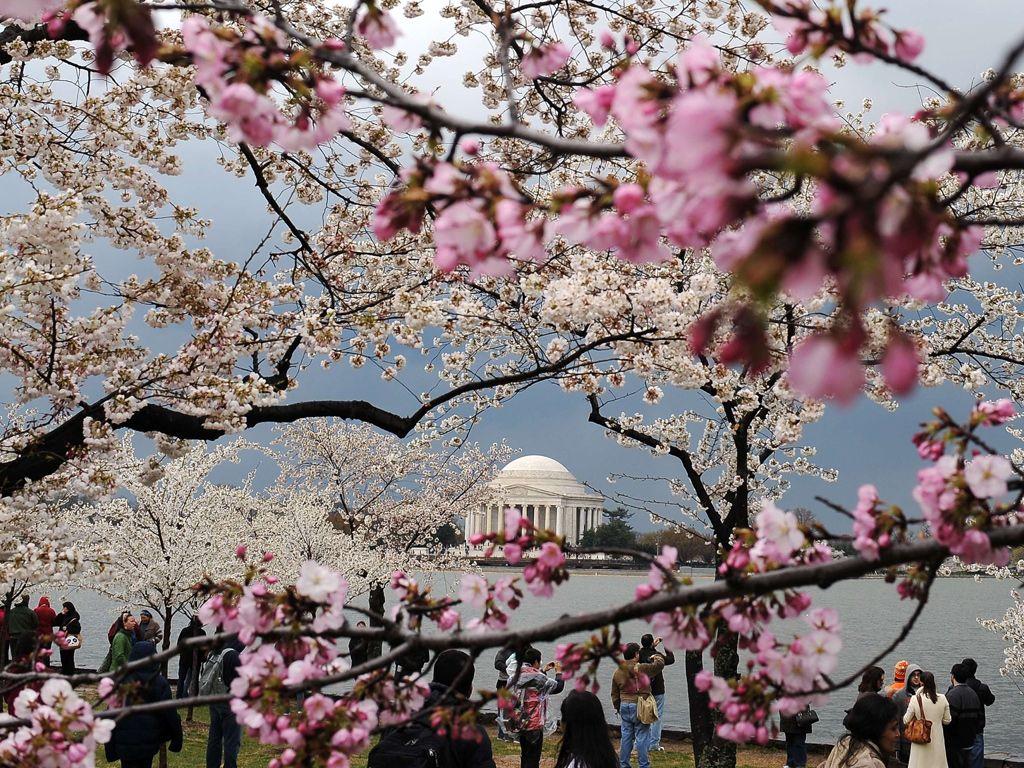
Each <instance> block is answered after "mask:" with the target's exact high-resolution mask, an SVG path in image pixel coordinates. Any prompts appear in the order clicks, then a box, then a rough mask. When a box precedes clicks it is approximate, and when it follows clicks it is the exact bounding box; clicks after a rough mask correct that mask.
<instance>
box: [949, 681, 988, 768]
mask: <svg viewBox="0 0 1024 768" xmlns="http://www.w3.org/2000/svg"><path fill="white" fill-rule="evenodd" d="M969 677H970V676H969V675H968V674H967V670H966V669H965V668H964V665H963V664H954V665H953V669H952V671H950V673H949V680H950V687H949V690H948V691H946V700H947V701H948V702H949V714H950V716H951V717H952V722H950V724H949V727H947V728H946V729H945V738H946V761H947V762H948V764H949V768H968V766H970V763H971V747H973V746H974V739H975V737H976V736H977V735H978V729H979V726H980V725H981V720H982V718H983V717H984V713H985V710H984V708H983V707H982V706H981V699H979V698H978V694H977V693H975V692H974V690H973V689H972V688H971V687H970V686H969V685H967V680H968V679H969Z"/></svg>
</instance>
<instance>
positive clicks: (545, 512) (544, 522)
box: [540, 504, 551, 531]
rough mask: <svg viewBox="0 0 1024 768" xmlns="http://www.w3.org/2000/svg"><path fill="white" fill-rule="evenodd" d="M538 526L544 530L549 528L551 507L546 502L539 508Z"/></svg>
mask: <svg viewBox="0 0 1024 768" xmlns="http://www.w3.org/2000/svg"><path fill="white" fill-rule="evenodd" d="M540 526H541V528H543V529H544V530H545V531H546V530H549V529H550V528H551V507H550V506H549V505H547V504H542V505H541V508H540Z"/></svg>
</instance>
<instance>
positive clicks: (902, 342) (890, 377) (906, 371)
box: [882, 333, 920, 395]
mask: <svg viewBox="0 0 1024 768" xmlns="http://www.w3.org/2000/svg"><path fill="white" fill-rule="evenodd" d="M919 365H920V356H919V355H918V352H917V347H916V346H914V343H913V341H911V339H910V338H909V337H908V336H907V335H906V334H903V333H894V334H892V336H891V337H890V339H889V345H888V346H887V347H886V349H885V354H884V355H883V356H882V376H883V377H884V378H885V384H886V386H887V387H889V389H890V390H892V391H893V392H894V393H895V394H897V395H905V394H906V393H907V392H910V391H911V390H912V389H913V388H914V386H915V385H916V384H917V370H918V366H919Z"/></svg>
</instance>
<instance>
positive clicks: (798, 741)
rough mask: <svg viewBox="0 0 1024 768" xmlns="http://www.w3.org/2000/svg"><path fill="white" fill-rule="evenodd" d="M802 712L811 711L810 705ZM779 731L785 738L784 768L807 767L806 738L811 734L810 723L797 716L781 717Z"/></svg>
mask: <svg viewBox="0 0 1024 768" xmlns="http://www.w3.org/2000/svg"><path fill="white" fill-rule="evenodd" d="M803 711H804V712H807V713H809V712H810V711H811V707H810V705H807V707H805V708H804V710H803ZM779 730H780V731H782V733H783V735H784V736H785V737H786V768H804V766H806V765H807V737H808V736H809V735H810V733H811V730H812V729H811V722H810V720H809V719H807V718H800V717H799V715H782V716H781V717H780V718H779Z"/></svg>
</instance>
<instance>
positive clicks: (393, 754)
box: [0, 594, 995, 768]
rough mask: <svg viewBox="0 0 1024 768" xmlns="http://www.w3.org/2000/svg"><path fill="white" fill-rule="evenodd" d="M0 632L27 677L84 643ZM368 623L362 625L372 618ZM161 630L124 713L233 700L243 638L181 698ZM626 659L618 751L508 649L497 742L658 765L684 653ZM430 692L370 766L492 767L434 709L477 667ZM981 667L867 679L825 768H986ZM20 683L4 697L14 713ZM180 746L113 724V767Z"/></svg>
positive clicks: (647, 652) (163, 726)
mask: <svg viewBox="0 0 1024 768" xmlns="http://www.w3.org/2000/svg"><path fill="white" fill-rule="evenodd" d="M0 614H2V615H0V628H2V632H3V634H4V635H5V637H6V640H7V642H8V647H9V648H10V649H11V662H10V664H9V665H8V666H7V668H6V669H7V670H8V671H10V672H15V673H19V672H28V671H31V670H32V669H33V665H34V664H35V663H36V662H37V661H39V660H46V661H49V660H50V659H51V658H52V654H53V647H54V644H56V646H57V649H58V651H59V657H60V668H61V671H62V672H63V673H64V674H69V675H70V674H74V673H75V672H76V666H75V652H76V651H77V650H78V649H79V648H81V645H82V625H81V617H80V616H79V613H78V611H77V610H76V609H75V606H74V604H73V603H71V602H64V603H63V604H62V607H61V611H60V612H59V613H58V612H56V611H54V609H53V608H52V607H51V605H50V600H49V598H48V597H47V596H45V595H44V596H42V597H40V598H39V602H38V604H37V605H36V607H35V608H32V607H30V598H29V596H28V595H27V594H25V595H22V596H21V597H20V598H19V599H18V600H17V602H16V603H15V604H14V605H12V606H11V608H10V609H9V610H8V611H6V612H5V613H3V612H0ZM360 625H363V626H365V624H363V622H360ZM205 635H206V632H205V630H204V628H203V625H202V622H200V621H199V619H198V617H195V616H193V617H191V618H190V619H189V621H188V623H187V624H186V626H185V627H184V628H183V629H182V630H181V631H180V632H179V634H178V638H177V640H178V643H179V644H181V643H183V642H184V641H187V640H189V639H191V638H195V637H200V636H205ZM162 640H163V628H162V627H161V625H160V623H159V621H157V620H156V619H155V618H154V616H153V614H152V612H150V611H149V610H146V609H144V610H142V611H140V612H139V617H138V618H137V619H136V617H135V616H134V615H133V614H132V613H131V611H128V610H125V611H123V612H122V613H121V614H120V615H119V616H118V617H117V619H116V620H115V621H114V622H113V624H112V625H111V626H110V628H109V630H108V632H107V641H108V650H107V654H106V657H105V658H104V660H103V663H102V664H101V666H100V669H99V671H101V672H108V673H109V672H117V671H118V670H120V669H122V668H123V667H124V666H125V665H127V664H132V663H133V662H135V663H134V664H133V665H132V666H131V667H129V669H128V670H127V674H124V676H123V679H122V680H121V681H120V683H119V685H120V686H121V687H122V688H123V689H124V691H125V692H126V695H127V702H126V703H129V704H135V703H151V702H157V701H163V700H167V699H170V698H172V696H177V697H178V698H182V697H186V696H195V695H214V694H219V693H224V692H226V691H227V690H228V689H229V688H230V685H231V682H232V681H233V680H234V678H235V677H236V676H237V670H238V666H239V664H240V653H241V651H242V650H243V646H242V645H241V644H239V643H238V642H237V641H233V642H229V643H226V644H221V645H219V646H216V647H213V648H207V649H200V647H199V645H192V646H191V647H189V648H188V649H186V650H185V651H184V652H183V653H181V654H180V655H179V659H178V665H179V667H178V669H179V674H178V685H177V691H176V692H175V691H172V689H171V687H170V684H169V683H168V681H167V679H166V678H165V677H164V675H163V674H161V671H160V665H159V664H158V663H157V661H156V660H153V662H152V663H149V664H146V663H141V662H144V660H145V659H147V658H148V657H150V656H154V655H155V654H156V653H157V647H158V645H159V644H160V643H161V641H162ZM349 653H350V657H351V662H352V664H353V666H359V665H361V664H364V663H366V662H367V661H368V660H369V657H370V655H371V649H370V647H369V645H368V644H367V642H366V641H365V640H364V639H353V640H352V642H351V644H350V648H349ZM622 656H623V662H622V664H620V666H619V667H618V668H617V669H616V670H615V672H614V674H613V676H612V680H611V688H610V695H611V704H612V707H613V709H614V711H615V712H616V713H617V714H618V716H619V719H620V725H619V728H620V746H619V751H618V754H616V752H615V750H614V747H613V744H612V741H611V738H610V733H609V728H608V725H607V723H606V720H605V713H604V709H603V708H602V705H601V702H600V700H599V699H598V698H597V697H596V696H595V695H594V694H593V693H590V692H587V691H575V690H574V691H571V692H570V693H569V694H568V695H567V696H566V697H565V699H564V700H563V702H562V705H561V709H560V713H559V714H560V717H559V718H555V717H554V716H553V713H552V712H551V711H550V709H551V708H550V707H549V702H550V699H551V697H552V696H555V695H557V694H559V693H561V692H562V691H563V690H564V687H565V680H564V679H563V677H562V674H561V668H560V665H559V664H558V662H556V661H549V662H547V663H545V662H544V660H543V657H542V654H541V652H540V651H539V650H538V649H536V648H533V647H526V648H517V647H508V648H504V649H502V650H501V651H499V652H498V654H497V655H496V656H495V659H494V668H495V670H496V671H497V687H498V689H499V690H500V691H502V694H501V696H502V698H501V699H499V715H498V722H497V726H498V738H499V739H503V740H507V741H512V742H517V743H518V745H519V749H520V768H539V766H540V761H541V752H542V749H543V746H544V740H545V736H547V735H549V734H552V733H553V732H554V731H555V730H556V728H557V727H558V725H559V724H560V725H561V729H562V737H561V741H560V743H559V746H558V757H557V760H556V763H555V766H556V768H629V767H630V763H631V759H632V753H633V751H634V750H635V751H636V754H637V757H638V762H639V768H649V767H650V753H651V752H652V751H656V750H661V749H663V748H662V746H661V730H662V723H663V722H664V718H665V713H666V709H667V701H666V689H665V679H664V669H665V667H666V666H668V665H671V664H673V663H675V657H674V656H673V654H672V653H671V652H670V651H667V650H665V649H664V648H663V647H662V641H661V638H658V637H654V636H652V635H650V634H646V635H644V636H643V637H641V638H640V642H639V643H629V644H627V645H626V646H625V647H624V648H623V653H622ZM428 664H430V657H429V654H428V653H427V652H426V651H425V650H423V649H418V650H416V651H414V652H409V653H407V654H404V655H403V656H402V657H400V658H399V659H398V660H397V661H396V663H395V671H396V674H397V675H398V676H400V677H409V678H412V677H419V676H421V675H422V674H423V669H424V667H425V666H427V665H428ZM430 666H431V667H432V681H431V683H430V695H429V697H428V699H427V701H426V703H425V705H424V708H423V711H422V716H417V717H414V718H413V719H412V720H411V721H410V722H409V723H407V724H406V725H403V726H401V727H398V728H393V729H389V730H386V731H385V732H384V733H383V734H382V735H381V738H380V740H379V742H378V743H377V745H376V746H375V747H374V748H373V750H372V751H371V752H370V755H369V763H368V768H399V767H400V766H401V767H402V768H405V767H406V766H415V765H418V764H420V761H419V757H420V756H422V755H429V756H431V757H430V759H431V760H433V762H432V763H430V764H436V765H458V766H461V768H494V765H495V763H494V758H493V753H492V748H491V742H490V740H489V737H488V735H487V732H486V730H485V729H483V728H482V727H477V728H476V729H475V732H474V733H470V734H466V733H465V732H463V733H462V734H461V735H460V737H459V738H453V737H452V736H451V735H444V734H439V733H438V732H437V729H436V728H435V724H434V723H433V722H432V721H431V718H430V713H431V712H432V711H434V710H435V709H436V707H437V706H438V705H453V704H454V705H456V706H457V705H467V704H468V699H469V697H470V695H471V693H472V690H473V685H472V684H473V677H474V665H473V661H472V659H471V658H470V656H469V655H468V654H466V653H464V652H462V651H458V650H448V651H444V652H442V653H440V654H438V656H436V657H435V658H434V659H433V663H432V664H430ZM977 669H978V665H977V663H976V662H975V661H974V660H973V659H971V658H966V659H964V660H963V661H962V662H960V663H958V664H954V665H953V667H952V669H951V670H950V674H949V686H948V688H947V690H946V691H945V693H940V692H939V685H938V682H937V680H936V675H935V674H934V673H932V672H930V671H927V670H924V669H922V668H921V667H920V666H918V665H916V664H913V663H910V662H907V661H900V662H899V663H898V664H896V666H895V668H894V670H893V680H892V682H891V683H887V680H886V676H885V670H883V669H882V668H881V667H869V668H868V669H867V670H865V671H864V673H863V676H862V679H861V681H860V685H859V687H858V692H857V698H856V701H855V702H854V704H853V706H852V708H851V709H850V710H848V712H847V714H846V717H845V719H844V721H843V725H844V727H845V728H846V731H847V732H846V734H845V735H844V736H843V737H842V738H841V739H840V740H839V741H838V742H837V743H836V745H835V747H834V748H833V749H832V751H831V752H830V754H829V756H828V759H827V760H826V761H825V762H824V763H822V764H821V766H819V768H896V767H897V766H899V767H901V768H983V767H984V755H985V740H984V731H985V708H986V707H988V706H991V705H992V704H993V703H994V701H995V696H994V695H993V694H992V691H991V690H990V688H989V687H988V686H987V685H985V684H984V683H982V682H981V681H980V680H978V678H977V676H976V673H977ZM19 690H20V689H18V688H13V689H10V690H7V691H5V694H4V700H5V703H6V706H7V709H8V711H13V701H14V699H15V698H16V697H17V694H18V693H19ZM209 718H210V728H209V734H208V739H207V749H206V766H207V768H220V767H221V766H223V767H224V768H237V764H238V754H239V749H240V746H241V727H240V725H239V723H238V721H237V720H236V719H235V715H234V713H233V712H232V711H231V708H230V707H229V706H228V705H227V704H213V705H210V706H209ZM816 721H817V715H816V713H814V712H813V711H812V710H811V709H810V708H807V709H805V710H804V711H802V712H798V713H797V714H795V715H790V716H785V717H782V718H781V720H780V730H781V731H782V732H783V734H784V735H785V739H786V752H787V759H786V766H785V768H806V765H807V736H808V735H809V734H810V733H811V731H812V729H813V724H814V722H816ZM165 744H166V745H168V747H169V749H170V750H171V751H177V750H180V749H181V746H182V726H181V720H180V717H179V715H178V713H177V711H176V710H174V709H166V710H159V711H146V710H144V711H142V712H135V713H132V714H130V715H128V716H126V717H124V718H121V719H120V720H119V721H118V725H117V727H116V728H115V730H114V734H113V738H112V739H111V741H110V743H109V744H107V746H106V757H107V760H108V761H109V762H116V761H120V763H121V765H122V766H123V768H150V766H152V763H153V760H154V758H155V756H156V755H157V754H158V753H159V751H160V749H161V747H162V746H163V745H165Z"/></svg>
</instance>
